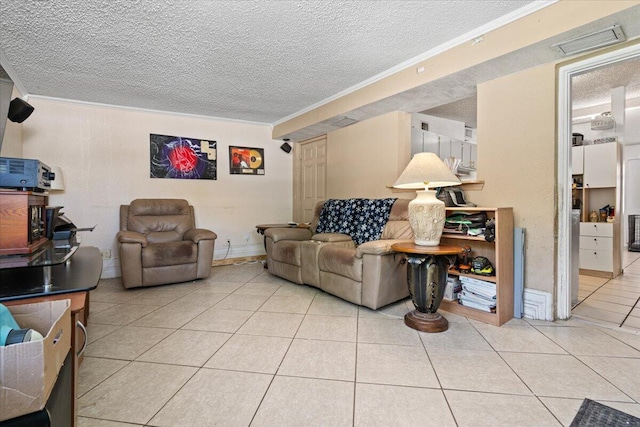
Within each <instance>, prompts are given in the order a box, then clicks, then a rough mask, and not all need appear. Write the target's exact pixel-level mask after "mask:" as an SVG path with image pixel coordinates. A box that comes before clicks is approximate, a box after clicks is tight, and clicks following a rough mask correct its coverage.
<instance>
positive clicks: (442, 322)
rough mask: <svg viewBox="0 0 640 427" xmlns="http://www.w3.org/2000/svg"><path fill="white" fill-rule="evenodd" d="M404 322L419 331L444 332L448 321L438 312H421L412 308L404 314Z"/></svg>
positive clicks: (447, 326)
mask: <svg viewBox="0 0 640 427" xmlns="http://www.w3.org/2000/svg"><path fill="white" fill-rule="evenodd" d="M404 324H405V325H407V326H408V327H410V328H413V329H416V330H418V331H421V332H444V331H446V330H447V329H449V322H448V321H447V319H445V318H444V317H443V316H442V315H441V314H440V313H421V312H419V311H418V310H413V311H411V312H409V313H407V314H405V315H404Z"/></svg>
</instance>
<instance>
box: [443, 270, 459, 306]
mask: <svg viewBox="0 0 640 427" xmlns="http://www.w3.org/2000/svg"><path fill="white" fill-rule="evenodd" d="M461 290H462V282H461V281H460V279H459V278H458V276H449V277H447V286H446V287H445V288H444V296H443V297H444V298H445V299H448V300H450V301H456V300H457V299H458V294H459V293H460V291H461Z"/></svg>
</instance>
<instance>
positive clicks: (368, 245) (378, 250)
mask: <svg viewBox="0 0 640 427" xmlns="http://www.w3.org/2000/svg"><path fill="white" fill-rule="evenodd" d="M406 241H407V240H398V239H389V240H374V241H371V242H365V243H363V244H361V245H360V246H358V248H357V249H356V257H358V258H362V256H363V255H364V254H367V255H387V254H392V253H395V252H396V251H394V250H393V249H391V245H393V244H395V243H399V242H406ZM411 241H412V242H413V240H411Z"/></svg>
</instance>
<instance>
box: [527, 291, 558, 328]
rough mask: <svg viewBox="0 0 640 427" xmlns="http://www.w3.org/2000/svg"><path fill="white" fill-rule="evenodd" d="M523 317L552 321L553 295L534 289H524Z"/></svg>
mask: <svg viewBox="0 0 640 427" xmlns="http://www.w3.org/2000/svg"><path fill="white" fill-rule="evenodd" d="M523 314H524V317H526V318H527V319H533V320H546V321H549V322H553V320H554V316H553V295H552V294H550V293H549V292H543V291H538V290H536V289H527V288H525V289H524V313H523Z"/></svg>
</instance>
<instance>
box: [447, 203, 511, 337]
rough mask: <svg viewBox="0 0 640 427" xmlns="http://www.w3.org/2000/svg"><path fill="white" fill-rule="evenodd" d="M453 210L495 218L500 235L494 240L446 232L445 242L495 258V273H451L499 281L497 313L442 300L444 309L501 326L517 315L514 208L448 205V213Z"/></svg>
mask: <svg viewBox="0 0 640 427" xmlns="http://www.w3.org/2000/svg"><path fill="white" fill-rule="evenodd" d="M453 212H485V213H486V214H487V219H494V220H495V224H496V234H495V239H494V241H493V242H487V241H486V240H485V239H484V237H478V236H465V235H462V234H453V233H443V234H442V238H441V239H440V244H442V245H458V246H460V245H461V244H463V242H466V243H464V245H465V246H469V247H470V248H471V254H470V256H471V257H476V256H484V257H487V258H488V259H489V261H491V263H492V264H493V267H494V269H495V272H496V275H495V276H480V275H475V274H462V273H460V272H459V271H456V270H450V271H449V275H451V276H469V277H473V278H475V279H480V280H484V281H487V282H492V283H495V284H496V312H495V313H489V312H486V311H482V310H477V309H475V308H470V307H465V306H463V305H461V304H458V302H457V301H449V300H445V299H443V300H442V303H441V304H440V308H441V309H442V310H445V311H448V312H450V313H455V314H459V315H461V316H465V317H468V318H470V319H474V320H478V321H481V322H485V323H489V324H492V325H496V326H500V325H502V324H504V323H506V322H508V321H509V320H510V319H512V318H513V209H512V208H482V207H476V208H447V215H450V214H451V213H453Z"/></svg>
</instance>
